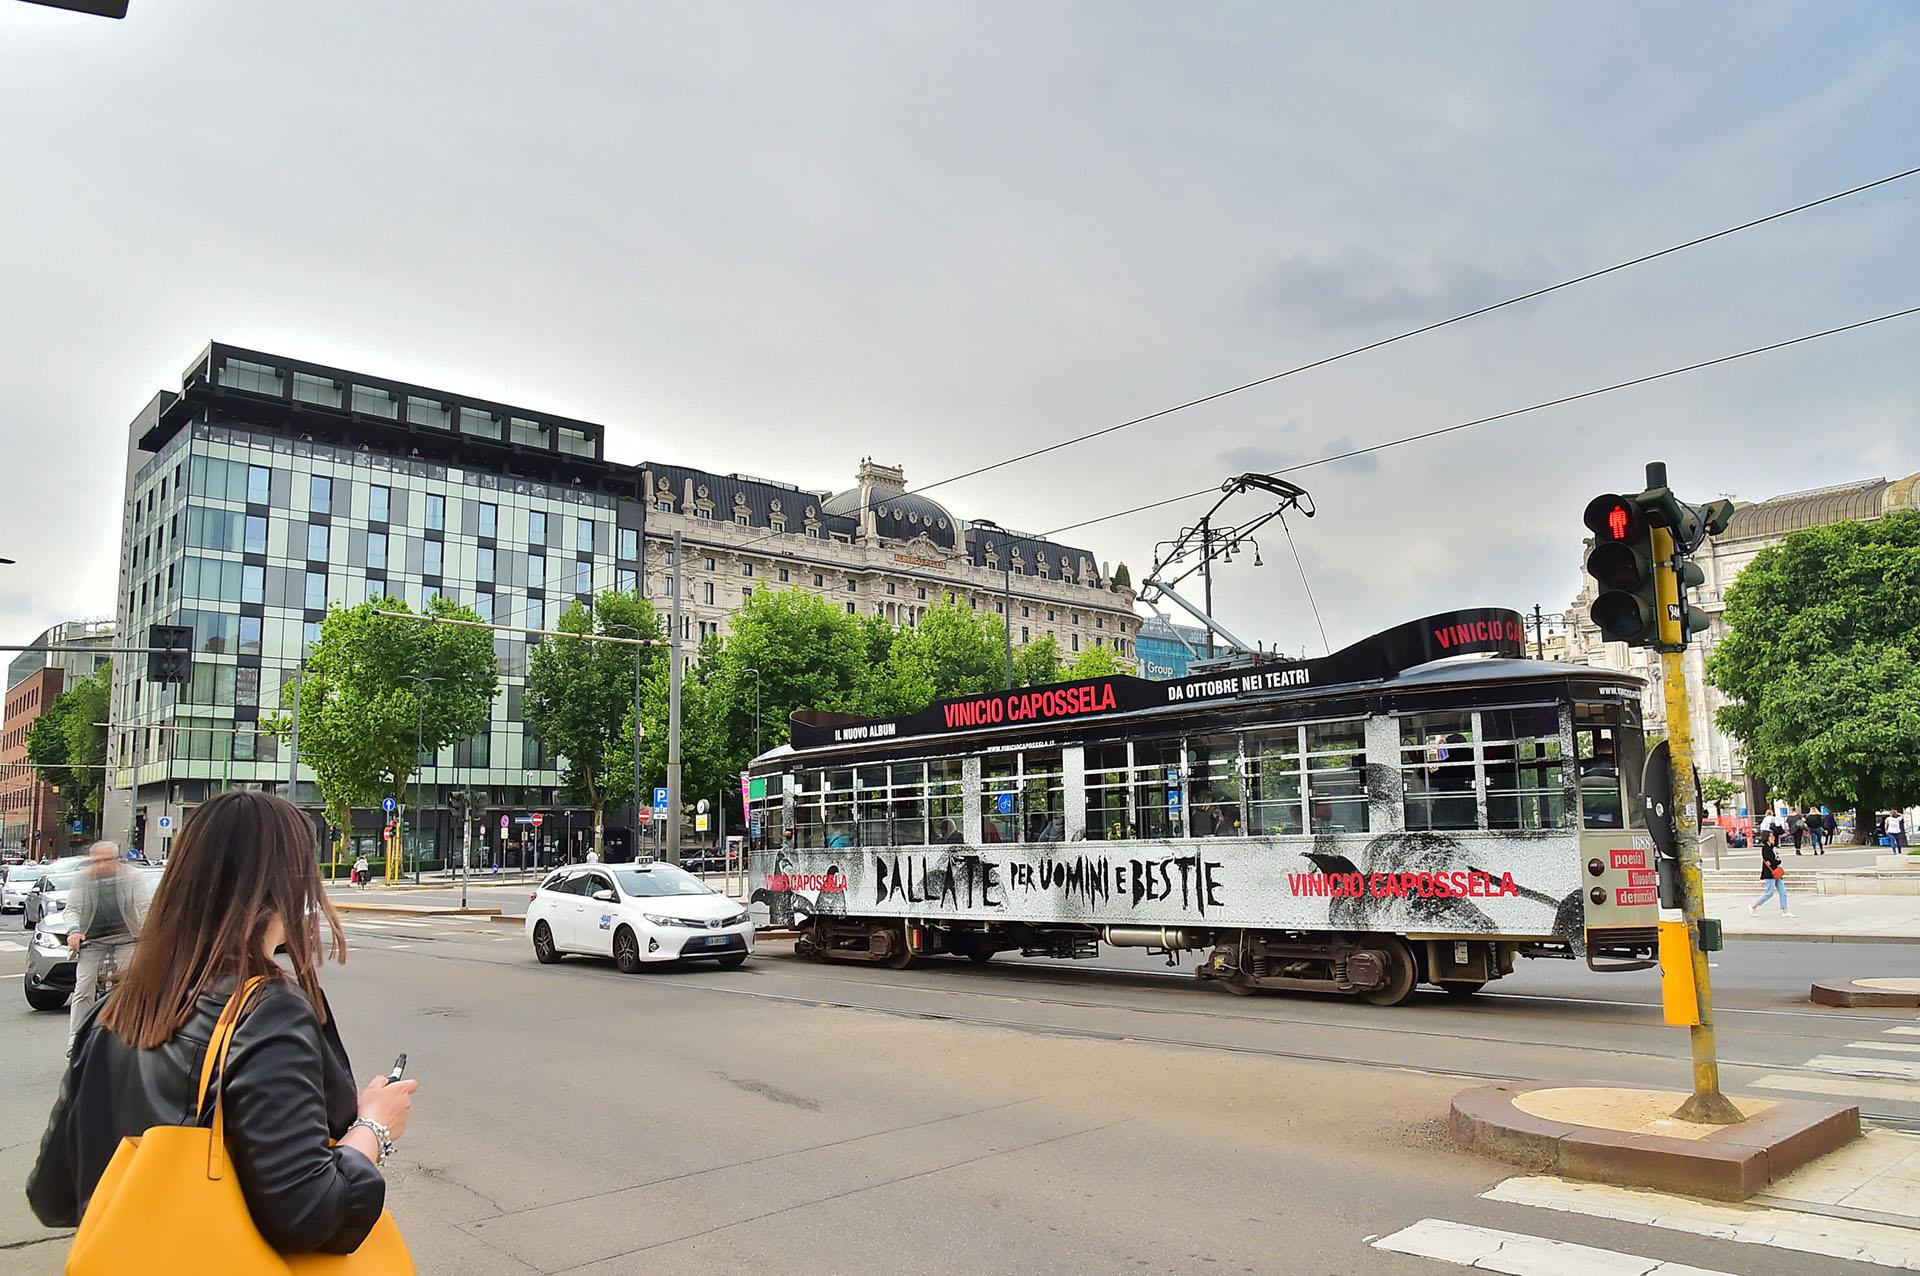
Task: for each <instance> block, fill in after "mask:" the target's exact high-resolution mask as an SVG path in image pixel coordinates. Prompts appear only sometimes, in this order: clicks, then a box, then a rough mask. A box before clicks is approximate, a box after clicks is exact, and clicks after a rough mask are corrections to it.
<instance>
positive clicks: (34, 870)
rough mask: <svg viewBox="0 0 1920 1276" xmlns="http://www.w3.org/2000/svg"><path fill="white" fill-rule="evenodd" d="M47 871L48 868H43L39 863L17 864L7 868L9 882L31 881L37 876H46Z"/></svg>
mask: <svg viewBox="0 0 1920 1276" xmlns="http://www.w3.org/2000/svg"><path fill="white" fill-rule="evenodd" d="M46 872H47V870H46V869H44V868H41V867H40V866H39V865H38V864H16V865H14V866H13V867H12V868H10V869H8V870H7V880H8V881H9V882H31V881H33V880H34V879H36V878H39V877H44V876H46Z"/></svg>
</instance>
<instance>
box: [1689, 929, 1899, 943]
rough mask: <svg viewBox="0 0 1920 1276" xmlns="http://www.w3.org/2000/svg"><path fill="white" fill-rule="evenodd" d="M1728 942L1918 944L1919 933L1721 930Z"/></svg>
mask: <svg viewBox="0 0 1920 1276" xmlns="http://www.w3.org/2000/svg"><path fill="white" fill-rule="evenodd" d="M1722 936H1723V938H1725V939H1726V940H1728V941H1729V942H1731V941H1733V940H1736V939H1748V940H1760V941H1764V942H1765V943H1769V944H1920V935H1878V934H1875V935H1842V934H1836V933H1834V932H1832V931H1819V932H1806V931H1784V930H1783V931H1752V930H1750V931H1736V930H1729V931H1724V932H1722Z"/></svg>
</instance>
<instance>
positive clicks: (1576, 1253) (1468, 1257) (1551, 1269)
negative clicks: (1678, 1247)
mask: <svg viewBox="0 0 1920 1276" xmlns="http://www.w3.org/2000/svg"><path fill="white" fill-rule="evenodd" d="M1367 1243H1368V1244H1369V1245H1371V1246H1373V1248H1375V1249H1383V1250H1387V1251H1388V1252H1390V1253H1394V1254H1412V1255H1414V1256H1415V1257H1416V1258H1434V1259H1438V1260H1440V1261H1441V1262H1443V1263H1452V1264H1454V1265H1455V1266H1457V1267H1472V1268H1474V1269H1476V1270H1478V1271H1483V1272H1505V1273H1506V1274H1507V1276H1572V1274H1575V1273H1577V1274H1578V1276H1727V1274H1726V1273H1725V1272H1713V1271H1708V1270H1707V1269H1706V1268H1704V1267H1689V1266H1687V1265H1686V1264H1684V1263H1663V1262H1661V1261H1660V1260H1659V1259H1655V1258H1641V1257H1640V1256H1639V1255H1637V1254H1622V1253H1620V1252H1619V1251H1617V1250H1611V1249H1595V1248H1594V1247H1593V1246H1591V1245H1576V1244H1574V1243H1573V1242H1572V1241H1556V1240H1548V1239H1547V1238H1545V1237H1542V1236H1528V1235H1526V1234H1525V1233H1523V1232H1503V1231H1500V1230H1499V1229H1497V1228H1492V1227H1475V1226H1473V1225H1472V1224H1470V1223H1454V1222H1449V1221H1448V1220H1446V1219H1443V1218H1423V1219H1421V1220H1420V1221H1419V1222H1418V1223H1415V1224H1414V1225H1413V1226H1411V1227H1403V1228H1401V1229H1400V1230H1399V1231H1397V1232H1395V1233H1394V1234H1393V1235H1391V1236H1382V1237H1379V1238H1378V1239H1376V1240H1371V1241H1368V1242H1367Z"/></svg>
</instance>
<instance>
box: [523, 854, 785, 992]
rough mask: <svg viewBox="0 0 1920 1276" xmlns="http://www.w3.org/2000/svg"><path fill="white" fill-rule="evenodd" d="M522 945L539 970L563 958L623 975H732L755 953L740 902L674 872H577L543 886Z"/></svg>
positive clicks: (592, 867)
mask: <svg viewBox="0 0 1920 1276" xmlns="http://www.w3.org/2000/svg"><path fill="white" fill-rule="evenodd" d="M527 939H528V941H529V942H530V943H532V944H533V955H534V956H535V957H536V958H538V959H539V960H540V962H541V964H543V965H551V964H552V963H554V962H556V961H559V960H560V958H561V957H562V956H563V955H564V954H566V953H581V954H585V955H588V956H595V957H611V958H613V960H614V964H615V965H617V966H619V967H620V969H621V970H623V971H625V972H626V973H628V974H632V973H633V972H634V971H636V970H639V969H640V968H641V967H642V966H644V965H647V964H648V963H650V962H667V961H687V960H706V961H718V962H719V963H720V964H721V965H722V966H725V967H729V968H731V967H734V966H738V965H740V964H741V963H742V962H744V961H746V959H747V957H748V955H749V954H751V953H752V952H753V920H752V918H751V917H749V916H748V914H747V911H746V909H745V908H743V907H742V906H741V904H740V902H739V901H738V900H735V899H731V898H729V897H727V896H726V895H723V894H721V893H720V892H719V891H716V890H714V889H713V888H712V887H711V886H708V885H707V884H706V883H705V882H703V881H701V880H700V879H699V878H697V877H695V876H694V875H693V874H692V873H689V872H687V871H686V870H685V869H681V868H676V867H675V866H674V865H672V864H644V863H643V864H577V865H574V866H572V867H570V868H563V869H559V870H557V871H556V872H553V873H551V874H549V875H548V876H547V879H546V880H545V881H544V882H541V883H540V889H539V890H537V891H535V892H534V894H533V900H532V902H530V903H529V904H528V905H527Z"/></svg>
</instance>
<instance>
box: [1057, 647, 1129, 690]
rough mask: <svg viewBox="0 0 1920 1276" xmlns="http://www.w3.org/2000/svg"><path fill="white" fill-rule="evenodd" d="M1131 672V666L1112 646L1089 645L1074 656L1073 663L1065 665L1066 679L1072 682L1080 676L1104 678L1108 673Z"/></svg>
mask: <svg viewBox="0 0 1920 1276" xmlns="http://www.w3.org/2000/svg"><path fill="white" fill-rule="evenodd" d="M1132 672H1133V666H1132V665H1130V664H1128V663H1127V662H1126V660H1125V659H1124V658H1122V657H1121V655H1120V653H1119V652H1117V651H1115V650H1114V649H1113V648H1111V647H1104V646H1102V647H1089V648H1087V649H1086V650H1085V651H1083V652H1081V653H1080V654H1079V655H1077V656H1075V657H1074V658H1073V663H1072V664H1070V665H1068V666H1067V671H1066V675H1067V676H1066V680H1067V681H1069V682H1074V681H1078V680H1079V679H1081V678H1104V677H1107V676H1108V675H1109V674H1116V673H1132Z"/></svg>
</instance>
